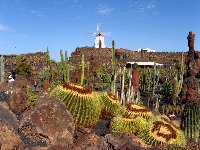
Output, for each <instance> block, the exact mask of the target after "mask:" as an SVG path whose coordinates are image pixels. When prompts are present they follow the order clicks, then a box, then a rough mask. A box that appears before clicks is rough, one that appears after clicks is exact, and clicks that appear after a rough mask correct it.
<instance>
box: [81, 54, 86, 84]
mask: <svg viewBox="0 0 200 150" xmlns="http://www.w3.org/2000/svg"><path fill="white" fill-rule="evenodd" d="M84 80H85V61H84V55H82V57H81V85H83V84H84Z"/></svg>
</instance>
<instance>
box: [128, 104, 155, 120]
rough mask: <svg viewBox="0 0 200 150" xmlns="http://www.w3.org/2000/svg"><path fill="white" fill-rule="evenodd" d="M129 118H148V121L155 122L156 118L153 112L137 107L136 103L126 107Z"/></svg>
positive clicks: (143, 107)
mask: <svg viewBox="0 0 200 150" xmlns="http://www.w3.org/2000/svg"><path fill="white" fill-rule="evenodd" d="M125 106H126V108H127V110H128V114H129V116H133V117H134V116H141V117H144V118H146V119H147V120H154V119H155V117H154V115H153V113H152V112H151V110H150V109H149V108H147V107H145V106H140V105H136V104H134V103H128V104H126V105H125Z"/></svg>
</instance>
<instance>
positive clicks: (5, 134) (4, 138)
mask: <svg viewBox="0 0 200 150" xmlns="http://www.w3.org/2000/svg"><path fill="white" fill-rule="evenodd" d="M8 108H9V107H8V105H7V103H6V102H2V101H1V102H0V149H3V150H4V149H5V150H9V149H15V148H19V146H23V142H22V140H21V137H20V135H19V134H18V124H19V122H18V120H17V117H16V116H15V115H14V114H13V113H12V112H11V111H10V110H9V109H8Z"/></svg>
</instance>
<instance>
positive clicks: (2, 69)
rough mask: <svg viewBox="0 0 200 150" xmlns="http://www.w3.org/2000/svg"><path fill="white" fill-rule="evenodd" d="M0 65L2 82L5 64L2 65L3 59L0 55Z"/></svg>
mask: <svg viewBox="0 0 200 150" xmlns="http://www.w3.org/2000/svg"><path fill="white" fill-rule="evenodd" d="M0 63H1V82H3V81H4V79H5V64H4V57H3V56H2V55H1V58H0Z"/></svg>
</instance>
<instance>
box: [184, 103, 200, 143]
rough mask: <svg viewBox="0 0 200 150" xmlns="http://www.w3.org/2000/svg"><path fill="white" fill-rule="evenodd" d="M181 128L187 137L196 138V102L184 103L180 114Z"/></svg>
mask: <svg viewBox="0 0 200 150" xmlns="http://www.w3.org/2000/svg"><path fill="white" fill-rule="evenodd" d="M182 129H183V130H184V131H185V135H187V136H188V137H189V138H191V139H195V140H197V139H198V137H199V130H200V106H199V105H198V104H196V103H192V102H188V103H187V104H186V105H185V108H184V111H183V116H182Z"/></svg>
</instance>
